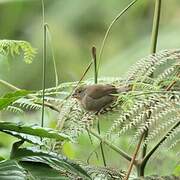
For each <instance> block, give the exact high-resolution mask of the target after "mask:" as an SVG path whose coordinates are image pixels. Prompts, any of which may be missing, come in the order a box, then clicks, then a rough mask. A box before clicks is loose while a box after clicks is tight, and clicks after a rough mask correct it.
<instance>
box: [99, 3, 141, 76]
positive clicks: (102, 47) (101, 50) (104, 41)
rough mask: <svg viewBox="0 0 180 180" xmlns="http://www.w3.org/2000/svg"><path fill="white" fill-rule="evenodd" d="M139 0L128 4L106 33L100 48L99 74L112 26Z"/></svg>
mask: <svg viewBox="0 0 180 180" xmlns="http://www.w3.org/2000/svg"><path fill="white" fill-rule="evenodd" d="M137 1H138V0H134V1H132V2H131V3H130V4H128V6H127V7H125V8H124V9H123V10H122V11H121V12H120V13H119V14H118V15H117V16H116V17H115V18H114V19H113V20H112V22H111V23H110V25H109V27H108V29H107V31H106V33H105V36H104V39H103V41H102V44H101V48H100V52H99V58H98V60H99V61H98V67H97V73H98V72H99V66H100V61H101V57H102V53H103V50H104V46H105V43H106V40H107V37H108V35H109V33H110V30H111V28H112V26H113V25H114V24H115V23H116V21H117V20H118V19H119V18H120V17H121V16H122V15H123V14H124V13H126V12H127V10H128V9H129V8H130V7H131V6H133V5H134V4H135V3H136V2H137Z"/></svg>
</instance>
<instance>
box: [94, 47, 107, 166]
mask: <svg viewBox="0 0 180 180" xmlns="http://www.w3.org/2000/svg"><path fill="white" fill-rule="evenodd" d="M92 58H93V60H94V83H95V84H97V82H98V73H97V59H96V47H95V46H93V47H92ZM97 129H98V133H99V135H100V134H101V128H100V122H99V118H98V121H97ZM100 149H101V154H102V159H103V164H104V166H105V167H106V158H105V154H104V149H103V144H102V141H101V142H100Z"/></svg>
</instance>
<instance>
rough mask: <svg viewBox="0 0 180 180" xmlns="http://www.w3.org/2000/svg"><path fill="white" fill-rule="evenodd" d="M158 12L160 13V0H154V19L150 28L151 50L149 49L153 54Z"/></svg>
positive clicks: (157, 29) (155, 43)
mask: <svg viewBox="0 0 180 180" xmlns="http://www.w3.org/2000/svg"><path fill="white" fill-rule="evenodd" d="M160 14H161V0H156V3H155V10H154V19H153V28H152V37H151V50H150V53H151V54H154V53H155V52H156V47H157V39H158V31H159V21H160Z"/></svg>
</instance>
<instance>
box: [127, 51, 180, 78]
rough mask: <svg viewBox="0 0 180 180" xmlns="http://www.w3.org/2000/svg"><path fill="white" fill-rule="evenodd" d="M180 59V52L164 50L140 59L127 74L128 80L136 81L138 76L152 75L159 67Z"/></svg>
mask: <svg viewBox="0 0 180 180" xmlns="http://www.w3.org/2000/svg"><path fill="white" fill-rule="evenodd" d="M179 58H180V50H179V49H176V50H163V51H160V52H158V53H156V54H153V55H149V56H147V57H145V58H143V59H140V60H139V61H138V62H137V63H136V64H135V65H134V66H133V67H132V68H131V69H130V70H129V72H128V73H127V76H126V77H127V79H134V78H136V77H138V76H142V75H144V74H146V76H148V75H150V74H151V73H152V72H153V71H154V70H155V68H156V67H157V66H159V65H161V64H163V63H165V62H167V61H168V60H176V59H179Z"/></svg>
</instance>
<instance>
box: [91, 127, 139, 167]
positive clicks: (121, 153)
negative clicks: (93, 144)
mask: <svg viewBox="0 0 180 180" xmlns="http://www.w3.org/2000/svg"><path fill="white" fill-rule="evenodd" d="M89 132H90V134H92V135H93V136H94V137H96V138H97V139H99V140H100V141H101V142H103V143H104V144H106V145H107V146H109V147H110V148H111V149H112V150H114V151H116V152H117V153H118V154H120V155H121V156H122V157H123V158H125V159H126V160H127V161H131V159H132V158H131V156H129V155H128V154H127V153H126V152H124V151H123V150H121V149H120V148H119V147H117V146H115V145H114V144H113V143H111V142H109V141H107V140H105V139H103V138H102V137H101V136H100V135H99V134H97V133H96V132H94V131H92V130H89ZM134 164H135V165H136V161H135V162H134Z"/></svg>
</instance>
